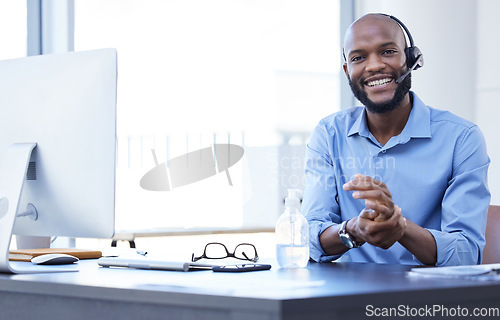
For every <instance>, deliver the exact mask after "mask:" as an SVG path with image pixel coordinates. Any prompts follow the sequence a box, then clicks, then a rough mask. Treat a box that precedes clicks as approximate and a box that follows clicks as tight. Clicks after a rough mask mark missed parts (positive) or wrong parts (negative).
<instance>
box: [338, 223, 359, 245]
mask: <svg viewBox="0 0 500 320" xmlns="http://www.w3.org/2000/svg"><path fill="white" fill-rule="evenodd" d="M347 221H349V220H346V221H344V222H342V224H341V225H340V229H339V237H340V241H342V243H343V244H345V246H346V247H348V248H349V249H352V248H359V247H361V246H362V245H363V243H364V242H358V241H356V240H354V239H353V238H352V236H351V235H350V234H349V233H348V232H347V230H346V229H345V228H346V225H347Z"/></svg>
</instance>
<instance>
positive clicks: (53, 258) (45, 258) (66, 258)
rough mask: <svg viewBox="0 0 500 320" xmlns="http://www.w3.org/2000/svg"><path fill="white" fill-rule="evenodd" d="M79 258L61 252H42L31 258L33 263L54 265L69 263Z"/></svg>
mask: <svg viewBox="0 0 500 320" xmlns="http://www.w3.org/2000/svg"><path fill="white" fill-rule="evenodd" d="M78 260H79V259H78V258H77V257H74V256H72V255H69V254H63V253H48V254H42V255H39V256H37V257H34V258H32V259H31V262H33V263H34V264H43V265H51V264H52V265H54V264H71V263H74V262H77V261H78Z"/></svg>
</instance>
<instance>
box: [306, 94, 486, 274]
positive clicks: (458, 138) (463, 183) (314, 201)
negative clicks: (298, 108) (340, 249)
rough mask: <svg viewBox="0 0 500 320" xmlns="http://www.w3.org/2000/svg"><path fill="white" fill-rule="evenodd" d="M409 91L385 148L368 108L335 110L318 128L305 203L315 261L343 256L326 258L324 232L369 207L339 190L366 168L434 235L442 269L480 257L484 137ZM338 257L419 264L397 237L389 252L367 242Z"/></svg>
mask: <svg viewBox="0 0 500 320" xmlns="http://www.w3.org/2000/svg"><path fill="white" fill-rule="evenodd" d="M411 94H413V107H412V110H411V112H410V116H409V118H408V121H407V123H406V126H405V127H404V129H403V131H402V132H401V133H400V134H399V135H398V136H394V137H392V138H391V139H390V140H389V141H388V142H387V143H386V144H385V145H381V144H380V143H379V142H378V141H377V140H376V139H375V137H374V136H373V135H372V134H371V133H370V130H369V129H368V126H367V121H366V112H365V108H364V107H354V108H351V109H348V110H344V111H341V112H338V113H335V114H332V115H330V116H328V117H326V118H324V119H323V120H321V121H320V122H319V124H318V126H317V127H316V128H315V130H314V131H313V133H312V135H311V138H310V141H309V143H308V145H307V151H306V188H305V191H304V200H303V203H302V212H303V213H304V214H305V215H306V217H307V220H308V221H309V228H310V239H311V240H310V242H311V243H310V247H311V250H310V252H311V258H312V259H313V260H315V261H332V260H335V259H338V258H340V257H341V255H335V256H328V255H327V254H326V253H325V252H324V250H323V249H322V247H321V244H320V242H319V235H320V234H321V233H322V232H323V231H324V230H325V229H327V228H329V227H330V226H332V225H334V224H338V223H341V222H342V221H344V220H348V219H351V218H353V217H355V216H357V215H358V214H359V212H360V211H361V210H362V209H363V208H364V200H359V199H354V198H353V197H352V192H347V191H344V190H343V189H342V185H343V184H344V183H346V182H348V181H349V180H351V179H353V178H354V175H355V174H357V173H361V174H364V175H369V176H372V177H374V178H376V179H377V180H379V181H382V182H384V183H385V184H386V185H387V187H388V188H389V191H390V192H391V194H392V198H393V200H394V203H395V204H397V205H398V206H399V207H401V209H402V213H403V216H404V217H405V218H407V219H409V220H411V221H413V222H414V223H416V224H418V225H420V226H422V227H424V228H426V229H427V230H429V232H430V233H431V234H432V235H433V236H434V239H435V240H436V245H437V263H436V265H437V266H443V265H464V264H477V263H480V262H481V259H482V256H481V255H482V250H483V248H484V245H485V238H484V234H485V229H486V215H487V210H488V205H489V202H490V193H489V190H488V187H487V170H488V165H489V163H490V160H489V158H488V155H487V152H486V145H485V141H484V137H483V135H482V133H481V131H480V130H479V128H478V127H477V126H476V125H474V124H473V123H471V122H469V121H466V120H464V119H462V118H459V117H457V116H455V115H453V114H451V113H450V112H447V111H441V110H437V109H433V108H430V107H428V106H426V105H425V104H424V103H423V102H422V101H421V100H420V99H419V98H418V97H417V96H416V95H415V94H414V93H413V92H412V93H411ZM341 261H354V262H376V263H401V264H421V262H420V261H418V260H417V259H416V258H415V257H414V256H413V255H412V254H411V253H410V252H409V251H408V250H406V248H404V247H403V246H402V245H400V244H399V242H396V243H395V244H394V245H393V246H392V247H391V248H389V249H387V250H384V249H381V248H378V247H375V246H372V245H370V244H364V245H363V246H362V247H360V248H356V249H351V250H349V251H348V252H346V253H345V254H344V255H342V257H341Z"/></svg>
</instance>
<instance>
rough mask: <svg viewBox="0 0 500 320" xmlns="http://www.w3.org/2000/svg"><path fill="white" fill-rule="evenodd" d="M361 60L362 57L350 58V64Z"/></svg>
mask: <svg viewBox="0 0 500 320" xmlns="http://www.w3.org/2000/svg"><path fill="white" fill-rule="evenodd" d="M361 59H363V57H359V56H358V57H352V58H351V62H358V61H361Z"/></svg>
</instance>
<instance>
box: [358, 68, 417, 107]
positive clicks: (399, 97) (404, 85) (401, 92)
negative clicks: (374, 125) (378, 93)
mask: <svg viewBox="0 0 500 320" xmlns="http://www.w3.org/2000/svg"><path fill="white" fill-rule="evenodd" d="M348 79H349V86H350V87H351V90H352V93H353V94H354V96H355V97H356V99H358V100H359V102H361V103H362V104H363V105H364V106H365V107H366V109H367V110H368V111H370V112H372V113H384V112H389V111H392V110H394V109H396V108H397V107H398V106H399V104H400V103H401V101H403V99H404V97H405V96H406V94H407V93H408V92H409V91H410V89H411V73H410V74H408V76H407V77H406V78H404V80H403V82H401V83H400V84H399V85H398V86H397V88H396V92H394V97H392V99H391V100H389V101H387V102H384V103H375V102H373V101H371V100H370V99H369V98H368V95H367V94H366V93H365V92H364V91H363V90H362V89H361V86H360V85H355V84H354V83H352V81H351V78H350V77H348Z"/></svg>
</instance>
